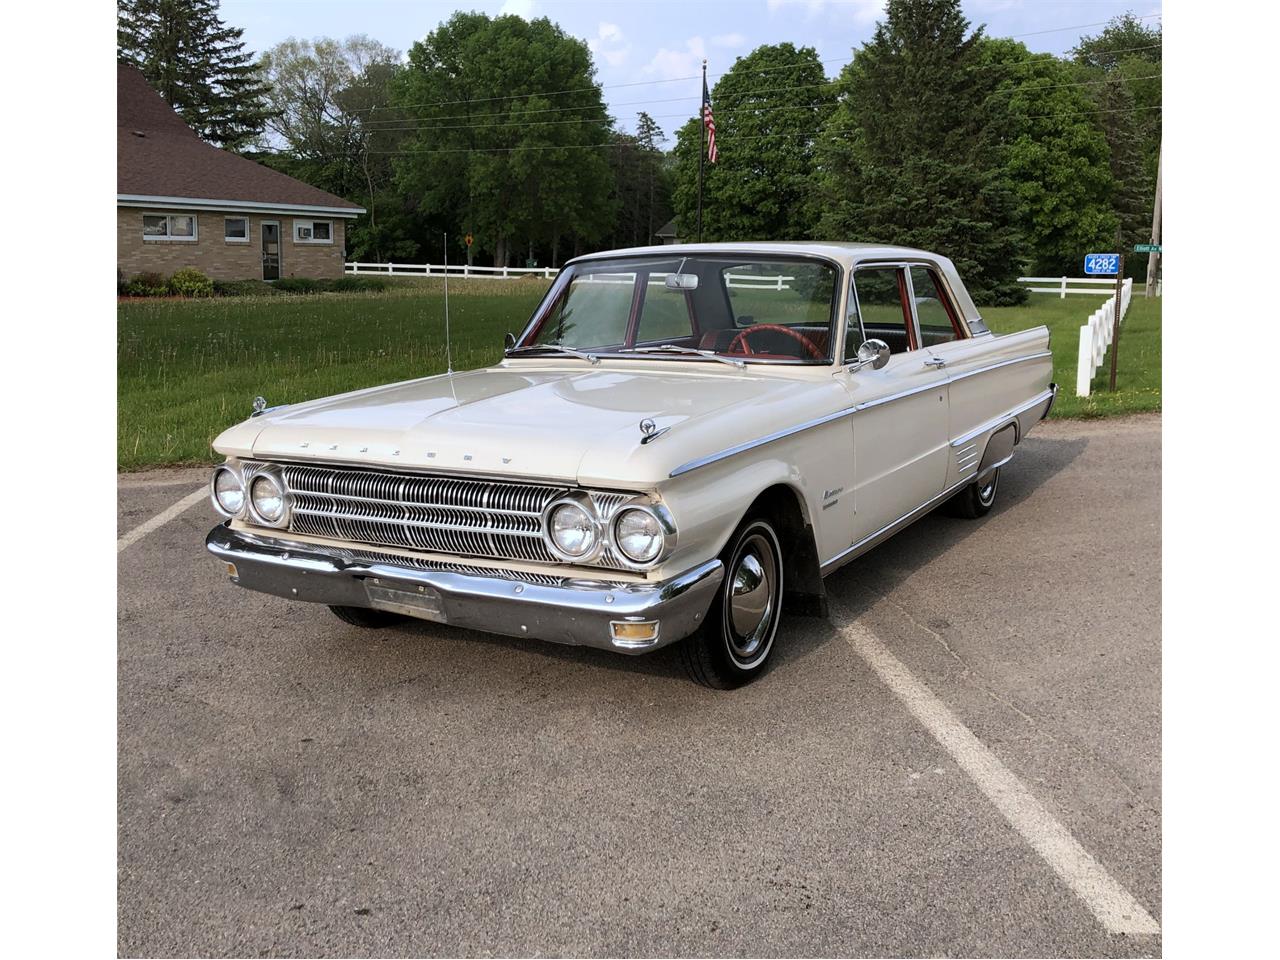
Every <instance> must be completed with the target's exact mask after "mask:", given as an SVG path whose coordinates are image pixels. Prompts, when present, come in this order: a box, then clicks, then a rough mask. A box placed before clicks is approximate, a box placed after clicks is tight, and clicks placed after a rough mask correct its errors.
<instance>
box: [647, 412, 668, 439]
mask: <svg viewBox="0 0 1280 960" xmlns="http://www.w3.org/2000/svg"><path fill="white" fill-rule="evenodd" d="M670 429H671V428H670V427H662V428H661V429H659V428H658V425H657V424H656V423H654V422H653V420H652V418H650V417H645V418H644V419H643V420H641V421H640V432H641V433H642V434H643V436H642V437H641V438H640V442H641V443H652V442H653V441H654V440H657V439H658V438H659V437H660V436H662V435H663V434H664V433H666V432H667V431H668V430H670Z"/></svg>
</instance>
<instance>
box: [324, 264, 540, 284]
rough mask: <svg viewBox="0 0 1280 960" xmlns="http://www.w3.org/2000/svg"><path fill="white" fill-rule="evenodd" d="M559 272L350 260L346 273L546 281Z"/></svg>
mask: <svg viewBox="0 0 1280 960" xmlns="http://www.w3.org/2000/svg"><path fill="white" fill-rule="evenodd" d="M559 272H560V268H559V267H472V266H468V265H467V264H465V263H451V264H449V266H448V268H447V269H446V268H445V267H444V266H443V265H442V264H438V263H358V262H353V263H348V264H347V273H350V274H353V275H356V276H363V275H364V274H374V273H378V274H381V275H382V276H384V277H387V276H391V277H443V276H445V275H446V274H447V275H448V276H451V277H471V278H474V279H482V278H483V279H486V280H509V279H511V278H513V277H528V276H534V277H543V278H545V279H547V280H550V279H552V278H553V277H555V275H556V274H557V273H559Z"/></svg>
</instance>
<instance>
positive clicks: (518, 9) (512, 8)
mask: <svg viewBox="0 0 1280 960" xmlns="http://www.w3.org/2000/svg"><path fill="white" fill-rule="evenodd" d="M534 6H535V4H534V0H507V2H506V3H504V4H503V5H502V9H501V10H499V11H498V14H499V15H500V16H501V15H502V14H505V13H514V14H515V15H516V16H517V17H524V19H526V20H528V19H530V18H532V17H533V8H534Z"/></svg>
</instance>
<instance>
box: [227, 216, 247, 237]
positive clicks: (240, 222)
mask: <svg viewBox="0 0 1280 960" xmlns="http://www.w3.org/2000/svg"><path fill="white" fill-rule="evenodd" d="M222 223H223V227H222V237H223V239H224V240H226V241H227V243H248V242H249V218H248V217H227V218H226V219H224V220H223V221H222Z"/></svg>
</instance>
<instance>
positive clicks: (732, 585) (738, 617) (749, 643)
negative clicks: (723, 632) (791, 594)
mask: <svg viewBox="0 0 1280 960" xmlns="http://www.w3.org/2000/svg"><path fill="white" fill-rule="evenodd" d="M777 580H778V568H777V563H776V561H775V559H774V555H773V550H772V549H771V547H770V544H769V542H768V541H767V540H766V539H765V538H764V536H763V535H761V534H755V535H753V536H751V537H749V538H748V539H747V540H746V541H745V542H744V543H743V544H742V546H741V547H740V548H739V550H738V555H737V562H736V564H735V565H734V568H733V573H732V576H731V577H730V580H729V596H728V603H727V604H726V606H727V607H728V614H729V616H728V627H729V630H728V639H729V647H730V651H731V652H732V653H733V656H734V659H736V660H739V661H749V660H751V659H752V658H753V657H755V656H756V655H757V654H758V653H759V652H760V651H761V648H762V646H763V645H764V644H765V643H766V642H767V640H768V639H769V633H770V629H771V627H772V625H773V619H774V618H773V612H774V602H775V601H774V598H775V596H776V594H777Z"/></svg>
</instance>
